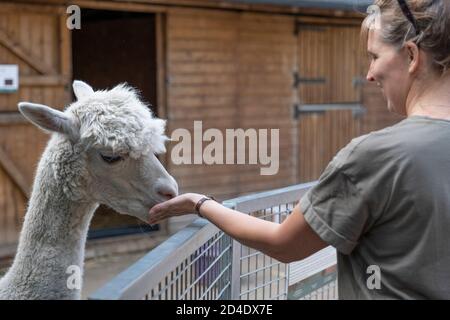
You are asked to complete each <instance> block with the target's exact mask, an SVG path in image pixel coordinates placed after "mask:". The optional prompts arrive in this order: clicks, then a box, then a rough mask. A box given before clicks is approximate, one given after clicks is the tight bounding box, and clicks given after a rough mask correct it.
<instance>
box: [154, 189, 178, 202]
mask: <svg viewBox="0 0 450 320" xmlns="http://www.w3.org/2000/svg"><path fill="white" fill-rule="evenodd" d="M158 195H160V196H161V197H163V198H164V199H166V200H170V199H172V198H175V197H176V194H175V191H173V190H164V189H161V190H158Z"/></svg>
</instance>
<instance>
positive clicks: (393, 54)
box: [367, 29, 412, 115]
mask: <svg viewBox="0 0 450 320" xmlns="http://www.w3.org/2000/svg"><path fill="white" fill-rule="evenodd" d="M367 50H368V53H369V56H370V59H371V62H370V67H369V71H368V73H367V80H368V81H374V82H376V83H377V85H378V86H379V87H380V88H381V91H382V93H383V95H384V97H385V98H386V100H387V106H388V109H389V111H391V112H394V113H397V114H401V115H406V100H407V97H408V93H409V91H410V88H411V81H412V79H411V76H410V73H409V57H408V54H407V53H406V52H405V50H398V49H397V48H395V47H394V46H392V45H389V44H387V43H385V42H383V40H382V38H381V36H380V33H379V30H377V29H371V30H370V31H369V37H368V40H367Z"/></svg>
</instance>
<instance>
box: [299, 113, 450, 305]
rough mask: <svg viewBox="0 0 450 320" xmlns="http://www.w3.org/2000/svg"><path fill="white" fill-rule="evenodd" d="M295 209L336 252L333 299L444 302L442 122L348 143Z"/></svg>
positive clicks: (447, 154)
mask: <svg viewBox="0 0 450 320" xmlns="http://www.w3.org/2000/svg"><path fill="white" fill-rule="evenodd" d="M300 209H301V211H302V212H303V214H304V216H305V219H306V221H307V222H308V223H309V224H310V226H311V227H312V228H313V229H314V230H315V231H316V232H317V234H318V235H319V236H320V237H321V238H322V239H323V240H324V241H326V242H327V243H328V244H330V245H332V246H333V247H335V248H336V249H337V255H338V257H337V261H338V265H337V266H338V294H339V299H450V121H447V120H439V119H432V118H428V117H424V116H411V117H409V118H407V119H405V120H403V121H401V122H399V123H398V124H396V125H394V126H392V127H388V128H386V129H383V130H380V131H376V132H371V133H370V134H367V135H364V136H361V137H358V138H355V139H353V140H352V141H351V142H350V143H349V144H348V145H347V146H346V147H345V148H343V149H342V150H341V151H340V152H339V153H338V154H337V155H336V156H335V157H334V158H333V160H332V161H331V162H330V164H329V165H328V166H327V168H326V169H325V171H324V172H323V174H322V175H321V177H320V179H319V181H318V184H317V185H315V186H314V187H313V188H312V189H310V190H309V191H308V193H307V194H306V195H305V196H303V197H302V199H301V201H300ZM377 268H378V270H377ZM378 271H379V272H378Z"/></svg>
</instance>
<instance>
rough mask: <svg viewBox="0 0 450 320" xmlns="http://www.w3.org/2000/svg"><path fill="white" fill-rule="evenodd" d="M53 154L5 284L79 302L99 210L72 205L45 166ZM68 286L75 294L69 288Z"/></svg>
mask: <svg viewBox="0 0 450 320" xmlns="http://www.w3.org/2000/svg"><path fill="white" fill-rule="evenodd" d="M48 149H49V148H48ZM49 153H50V152H48V150H46V152H45V153H44V156H43V158H42V159H41V162H40V164H39V168H38V173H37V176H36V179H35V183H34V186H33V191H32V194H31V198H30V202H29V207H28V210H27V213H26V216H25V221H24V225H23V228H22V232H21V235H20V240H19V246H18V250H17V255H16V258H15V260H14V263H13V266H12V267H11V270H10V271H9V272H8V274H7V275H6V276H5V278H8V277H10V279H8V280H10V281H11V284H13V285H19V286H20V285H23V286H25V287H27V288H28V289H29V290H30V292H29V293H28V294H29V295H31V297H30V298H50V299H76V298H80V294H81V288H80V287H78V288H76V287H77V284H80V285H81V276H82V270H83V261H84V247H85V242H86V236H87V231H88V228H89V223H90V221H91V218H92V215H93V213H94V211H95V209H96V208H97V204H96V203H93V202H87V201H76V202H75V201H72V200H70V199H69V197H68V196H67V195H66V194H65V192H64V191H63V190H64V186H63V185H61V183H59V181H57V180H56V178H55V175H54V172H53V169H52V166H51V162H50V161H47V160H46V159H50V158H49V157H47V156H46V155H48V154H49ZM74 266H75V267H74ZM69 267H70V268H69ZM77 275H79V276H80V277H79V278H80V279H79V280H77V278H76V277H77ZM69 277H71V278H70V279H69ZM68 280H69V283H71V284H74V286H75V288H74V287H73V286H70V285H69V286H68V285H67V283H68ZM21 298H22V297H21Z"/></svg>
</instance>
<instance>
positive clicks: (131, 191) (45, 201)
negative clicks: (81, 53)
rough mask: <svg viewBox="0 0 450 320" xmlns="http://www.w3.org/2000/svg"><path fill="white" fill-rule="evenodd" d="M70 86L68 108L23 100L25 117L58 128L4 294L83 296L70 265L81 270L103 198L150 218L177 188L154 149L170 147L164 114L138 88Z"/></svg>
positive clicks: (0, 288) (0, 289) (1, 288)
mask: <svg viewBox="0 0 450 320" xmlns="http://www.w3.org/2000/svg"><path fill="white" fill-rule="evenodd" d="M73 89H74V92H75V95H76V97H77V101H76V102H74V103H72V104H71V105H70V106H69V107H68V108H67V109H66V110H65V111H64V112H61V111H58V110H55V109H51V108H49V107H47V106H43V105H37V104H31V103H20V104H19V110H20V112H22V114H23V115H24V116H25V117H26V118H27V119H29V120H30V121H31V122H33V123H34V124H36V125H37V126H39V127H41V128H42V129H45V130H46V131H51V132H52V133H53V134H52V137H51V139H50V140H49V142H48V145H47V147H46V149H45V151H44V153H43V155H42V158H41V160H40V162H39V166H38V168H37V174H36V178H35V181H34V185H33V191H32V194H31V198H30V201H29V205H28V210H27V213H26V215H25V221H24V225H23V228H22V232H21V234H20V240H19V246H18V250H17V254H16V257H15V259H14V262H13V264H12V266H11V268H10V269H9V271H8V273H7V274H6V275H5V276H4V277H3V278H2V279H1V280H0V299H79V298H80V293H81V289H80V288H73V286H71V285H69V286H68V282H69V281H68V279H69V277H70V276H73V275H72V274H71V272H73V271H72V270H73V269H71V268H73V267H71V268H69V267H70V266H78V268H79V270H82V269H83V263H84V247H85V241H86V235H87V231H88V227H89V223H90V221H91V218H92V215H93V212H94V211H95V209H96V208H97V207H98V205H99V204H106V205H108V206H109V207H111V208H113V209H115V210H116V211H118V212H121V213H125V214H130V215H133V216H136V217H138V218H140V219H142V220H143V221H146V220H147V214H148V210H149V208H151V207H152V206H153V205H155V204H156V203H158V202H161V201H163V200H166V199H167V198H170V197H173V196H175V195H176V194H177V193H178V187H177V184H176V182H175V180H174V179H173V178H172V177H171V176H170V175H169V174H168V173H167V171H166V170H165V169H164V167H163V166H162V165H161V163H160V162H159V161H158V159H157V158H156V156H155V154H158V153H162V152H165V147H164V142H165V140H166V139H167V138H166V137H165V136H164V127H165V121H164V120H161V119H156V118H154V117H153V116H152V114H151V112H150V111H149V109H148V108H147V107H146V106H145V105H144V104H143V103H142V102H141V101H140V100H139V98H138V97H137V94H136V92H135V91H134V90H133V89H131V88H129V87H127V86H125V85H119V86H117V87H115V88H113V89H112V90H110V91H96V92H94V91H93V90H92V88H91V87H90V86H89V85H87V84H86V83H84V82H81V81H75V82H74V83H73ZM75 270H76V268H75ZM67 272H69V273H67ZM72 280H73V279H72ZM75 287H76V286H75Z"/></svg>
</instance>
